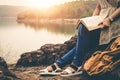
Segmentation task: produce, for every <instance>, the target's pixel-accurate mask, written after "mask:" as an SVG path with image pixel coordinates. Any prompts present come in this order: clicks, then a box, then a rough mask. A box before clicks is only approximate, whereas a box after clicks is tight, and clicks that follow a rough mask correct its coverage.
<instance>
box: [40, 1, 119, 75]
mask: <svg viewBox="0 0 120 80" xmlns="http://www.w3.org/2000/svg"><path fill="white" fill-rule="evenodd" d="M119 6H120V0H99V1H98V4H97V6H96V8H95V10H94V12H93V16H95V15H100V16H102V17H104V20H103V21H102V22H101V23H100V25H102V26H103V27H102V28H101V29H97V30H93V31H88V30H87V29H86V28H85V27H84V26H83V25H82V24H80V25H79V27H78V40H77V44H76V46H75V47H74V48H73V49H72V50H70V51H69V52H68V53H67V54H66V55H64V56H63V57H61V58H60V59H59V60H57V61H56V62H55V63H54V64H53V65H51V66H48V67H47V68H46V69H44V70H41V73H40V74H47V73H48V74H53V75H54V74H55V75H57V74H59V72H61V68H63V67H65V66H66V65H68V64H71V65H70V67H67V68H66V69H65V70H63V71H62V72H61V73H60V75H61V76H72V75H76V74H80V73H81V71H80V72H79V66H81V64H82V61H83V57H84V56H85V55H86V54H85V53H88V52H89V51H91V50H93V49H95V48H96V47H97V46H98V45H102V44H108V43H109V42H110V40H112V39H113V38H116V37H118V36H120V24H119V23H120V7H119Z"/></svg>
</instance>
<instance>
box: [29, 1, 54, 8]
mask: <svg viewBox="0 0 120 80" xmlns="http://www.w3.org/2000/svg"><path fill="white" fill-rule="evenodd" d="M54 4H55V3H54V1H52V0H30V1H29V6H31V7H35V8H48V7H50V6H53V5H54Z"/></svg>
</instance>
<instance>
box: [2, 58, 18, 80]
mask: <svg viewBox="0 0 120 80" xmlns="http://www.w3.org/2000/svg"><path fill="white" fill-rule="evenodd" d="M0 80H19V79H18V78H17V77H16V76H15V75H14V74H13V73H11V72H10V71H9V70H8V66H7V63H6V61H5V60H4V59H3V58H2V57H0Z"/></svg>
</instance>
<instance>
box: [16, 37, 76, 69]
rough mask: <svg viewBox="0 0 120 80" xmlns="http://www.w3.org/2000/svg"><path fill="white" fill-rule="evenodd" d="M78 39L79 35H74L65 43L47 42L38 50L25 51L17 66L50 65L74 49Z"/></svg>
mask: <svg viewBox="0 0 120 80" xmlns="http://www.w3.org/2000/svg"><path fill="white" fill-rule="evenodd" d="M76 40H77V36H74V37H72V38H71V39H70V40H68V41H66V42H64V44H45V45H43V46H41V48H40V49H38V50H35V51H31V52H25V53H23V54H22V55H21V58H20V59H19V60H18V61H17V64H16V66H17V67H19V66H40V65H50V64H52V63H54V62H55V61H56V60H57V59H58V58H60V57H61V56H63V55H64V54H66V53H67V52H68V51H69V50H70V49H72V48H73V47H74V46H75V44H76Z"/></svg>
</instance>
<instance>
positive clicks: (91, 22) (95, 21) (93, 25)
mask: <svg viewBox="0 0 120 80" xmlns="http://www.w3.org/2000/svg"><path fill="white" fill-rule="evenodd" d="M103 20H104V18H103V17H101V16H91V17H86V18H81V19H80V20H79V22H78V24H77V27H78V26H79V24H80V23H82V24H83V25H84V26H85V27H86V28H87V29H88V30H89V31H92V30H95V29H98V28H101V27H102V25H99V23H100V22H102V21H103Z"/></svg>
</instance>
